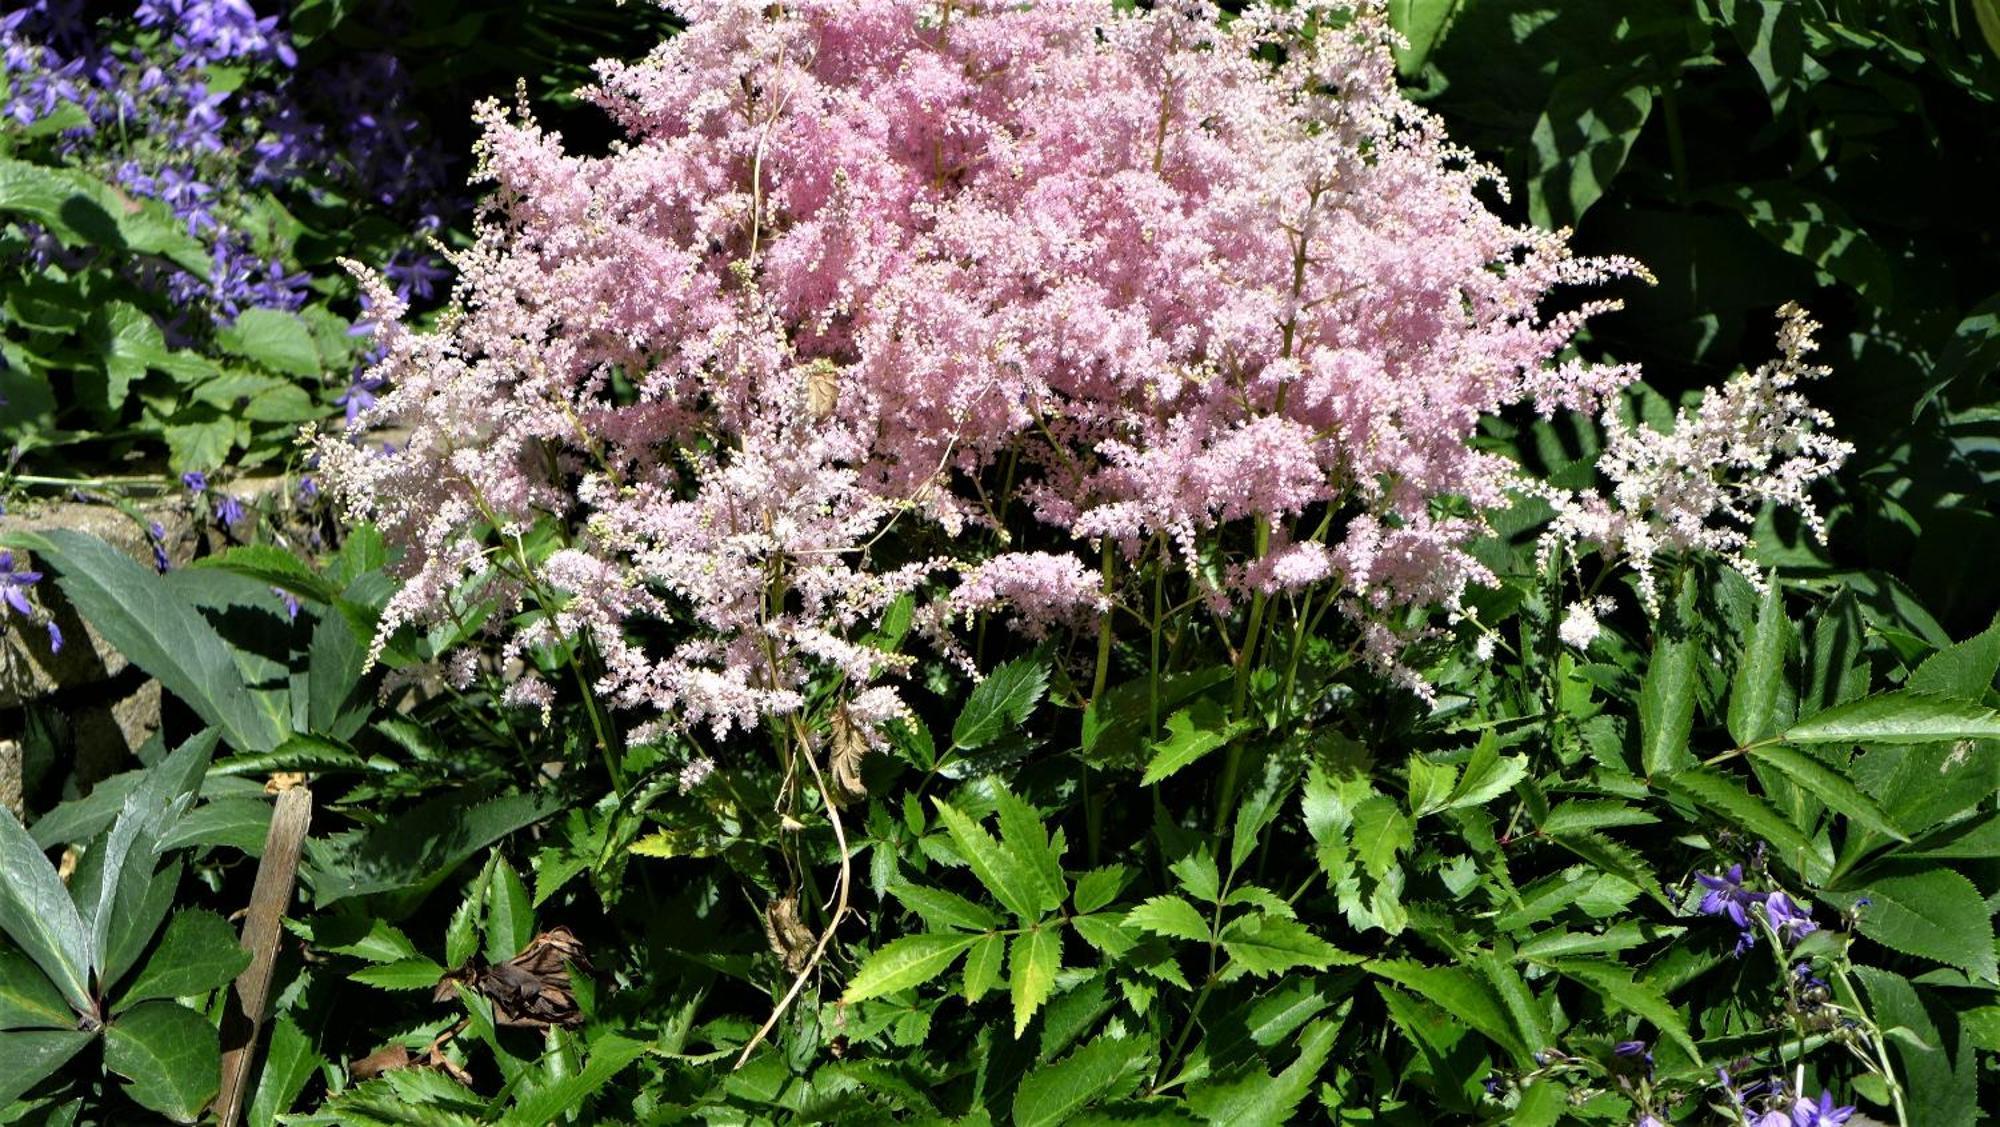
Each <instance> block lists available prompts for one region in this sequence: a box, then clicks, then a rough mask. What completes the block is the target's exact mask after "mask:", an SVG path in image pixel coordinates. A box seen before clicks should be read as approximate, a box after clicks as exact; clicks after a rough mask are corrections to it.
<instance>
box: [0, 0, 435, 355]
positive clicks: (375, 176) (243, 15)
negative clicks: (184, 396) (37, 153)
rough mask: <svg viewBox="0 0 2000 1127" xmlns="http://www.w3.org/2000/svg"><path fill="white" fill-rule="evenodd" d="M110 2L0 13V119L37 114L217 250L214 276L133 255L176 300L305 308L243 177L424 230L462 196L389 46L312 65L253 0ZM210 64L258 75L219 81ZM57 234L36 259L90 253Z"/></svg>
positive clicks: (148, 279)
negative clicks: (105, 11)
mask: <svg viewBox="0 0 2000 1127" xmlns="http://www.w3.org/2000/svg"><path fill="white" fill-rule="evenodd" d="M267 6H268V4H267ZM99 10H101V9H98V8H95V7H94V6H90V5H86V4H85V3H83V2H82V0H34V2H33V3H18V2H17V3H14V4H12V5H9V6H7V7H4V8H0V69H4V78H5V81H4V93H0V99H4V100H0V117H5V118H6V119H7V120H8V122H9V124H10V125H11V126H17V127H23V128H25V127H30V126H36V125H38V124H39V125H43V126H44V128H45V129H46V130H48V131H49V132H50V133H51V134H52V136H51V138H50V143H51V144H52V145H53V146H54V150H55V153H56V155H57V156H58V157H59V158H60V159H61V160H62V161H63V162H64V163H69V164H73V165H76V166H79V167H82V168H84V169H85V170H87V171H90V172H92V173H94V174H96V175H98V176H101V177H102V178H103V179H105V180H107V181H109V182H110V183H112V184H114V185H116V186H117V187H118V188H119V189H120V190H121V191H123V192H125V193H127V194H128V195H131V196H134V197H139V198H144V199H151V200H157V201H159V202H160V203H162V204H164V205H165V206H166V207H167V208H168V209H169V210H170V211H171V212H172V214H173V215H174V217H175V218H176V219H178V220H179V221H180V223H181V224H182V225H183V226H184V227H185V229H186V230H187V232H188V234H189V235H190V236H192V237H194V238H196V239H198V240H200V241H201V242H202V243H203V244H204V245H205V246H206V247H207V249H208V252H209V258H210V264H209V276H208V277H207V278H203V277H200V276H198V275H196V274H194V273H192V272H189V271H186V270H183V269H181V268H179V267H177V266H163V265H160V264H158V263H155V262H151V261H147V262H144V263H133V264H129V265H127V266H126V267H125V270H126V273H127V274H128V275H130V276H131V278H132V280H133V281H134V282H135V283H137V284H139V285H141V286H143V287H145V288H148V289H152V290H154V291H156V292H162V293H164V294H165V295H166V296H167V297H168V298H169V299H170V301H171V302H172V303H173V304H175V305H176V306H181V307H186V308H190V309H198V310H200V311H201V312H202V313H205V314H206V320H209V321H212V322H214V323H215V324H217V325H224V324H228V323H230V322H231V321H233V320H234V319H235V318H236V317H237V316H238V315H239V314H240V313H242V312H243V311H244V310H246V309H252V308H264V309H281V310H297V309H299V308H300V307H302V306H303V305H304V304H305V303H306V301H307V299H308V297H309V296H310V291H309V289H308V284H309V282H310V280H311V279H310V277H309V276H308V275H307V274H304V273H302V272H299V271H297V270H294V269H292V268H291V267H290V266H289V265H288V264H287V263H286V262H285V261H283V260H282V258H280V257H278V256H277V255H275V254H273V253H272V251H271V249H270V248H268V247H266V246H262V245H260V241H259V239H258V238H257V237H256V235H255V231H256V229H257V221H256V220H255V219H254V218H253V212H252V210H251V209H250V208H249V207H248V206H247V197H246V196H245V193H246V191H248V190H249V189H253V188H258V187H265V186H273V185H277V186H283V185H287V184H292V183H294V182H299V181H305V182H308V183H309V184H310V185H311V187H310V188H309V189H308V190H309V191H310V192H313V193H315V194H321V193H323V192H324V191H325V190H328V189H330V190H332V191H334V192H335V193H337V194H338V195H342V196H351V197H359V198H364V199H367V200H369V201H371V202H372V203H375V204H379V205H383V206H388V207H393V208H397V209H400V210H402V211H403V212H404V213H405V214H409V215H420V216H422V221H421V222H420V223H419V224H418V226H419V227H420V228H421V230H422V231H424V232H425V233H429V232H433V231H435V230H436V229H437V228H438V227H439V226H440V225H441V220H440V219H439V218H438V213H439V212H442V211H445V210H447V208H448V207H450V206H455V203H451V204H448V203H447V202H445V200H444V196H445V194H446V187H445V186H446V183H447V180H446V176H445V169H444V166H443V163H442V161H441V159H440V158H439V157H438V155H437V154H436V153H435V152H434V151H433V150H431V149H430V148H429V147H427V146H426V145H425V144H423V143H422V142H421V140H420V136H419V134H420V132H421V131H420V129H419V127H418V123H417V122H416V121H415V119H413V118H410V117H409V116H408V115H406V114H404V113H402V112H400V111H399V110H398V108H397V107H398V105H399V104H400V103H401V102H402V101H403V100H404V97H405V95H406V93H407V92H408V90H409V88H410V84H409V82H408V79H407V76H406V75H405V74H404V73H403V71H402V69H401V66H400V64H399V63H398V62H397V60H396V59H395V58H394V57H393V56H390V55H387V54H371V55H363V56H349V57H345V58H342V59H340V60H337V61H335V62H333V63H331V64H329V65H328V66H325V67H323V68H321V69H320V70H319V71H317V72H315V73H313V74H312V75H311V76H310V77H308V78H301V77H299V75H298V74H297V73H296V68H297V67H298V65H299V59H298V55H297V53H296V52H295V51H294V49H293V47H292V43H291V39H290V36H289V35H288V34H287V33H286V31H285V29H284V28H283V27H282V26H281V23H280V19H279V17H278V16H276V15H260V14H259V13H258V11H257V9H256V7H253V5H252V3H251V2H250V0H138V2H137V3H136V6H135V7H134V8H133V9H132V10H131V11H130V14H129V16H128V17H127V18H125V19H122V20H120V19H100V18H98V11H99ZM216 66H229V67H233V68H244V69H247V70H248V71H249V72H250V79H249V80H248V81H246V82H243V83H242V84H241V85H240V86H237V87H235V88H227V87H225V88H223V89H217V88H216V86H217V85H220V84H218V83H216V82H214V81H213V75H212V73H211V68H212V67H216ZM70 107H74V109H71V108H70ZM323 123H324V124H323ZM32 234H33V233H31V235H32ZM47 241H48V242H49V243H50V245H49V246H47V247H43V246H40V245H39V244H37V245H36V246H34V247H33V248H31V250H30V252H29V253H30V257H32V258H33V259H34V260H35V261H34V265H37V266H47V265H50V264H56V265H61V266H64V267H66V268H68V269H75V268H76V267H77V266H78V265H80V264H81V262H79V261H72V260H71V259H72V257H77V258H80V259H81V260H82V261H88V260H89V257H90V256H89V255H88V254H87V253H86V254H83V255H80V256H76V255H69V254H64V253H61V248H59V247H57V246H56V245H54V241H53V240H47ZM395 262H396V264H397V267H398V271H399V275H400V277H399V281H398V286H399V289H400V291H401V292H403V293H405V294H406V295H408V296H412V297H415V298H417V299H420V300H427V299H428V296H429V295H430V294H432V293H434V292H435V291H436V286H437V283H438V282H439V281H441V280H442V277H443V272H442V269H441V267H440V266H439V265H438V263H437V260H436V259H435V258H434V257H433V256H431V255H429V254H428V253H426V252H424V251H423V250H422V249H421V248H420V247H419V248H414V249H408V250H405V251H403V252H401V253H399V254H398V255H396V257H395ZM164 327H165V328H166V329H167V330H168V332H169V338H170V340H171V341H172V342H174V343H176V344H183V343H187V342H188V341H189V339H190V337H191V336H194V335H198V334H197V333H195V332H193V331H191V330H190V329H189V327H188V326H187V325H186V324H185V323H180V324H173V325H166V326H164Z"/></svg>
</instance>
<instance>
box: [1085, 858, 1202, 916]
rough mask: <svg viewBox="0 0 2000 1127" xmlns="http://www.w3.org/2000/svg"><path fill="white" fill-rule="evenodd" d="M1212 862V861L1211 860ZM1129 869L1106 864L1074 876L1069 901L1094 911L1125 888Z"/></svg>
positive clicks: (1086, 910)
mask: <svg viewBox="0 0 2000 1127" xmlns="http://www.w3.org/2000/svg"><path fill="white" fill-rule="evenodd" d="M1211 864H1212V862H1211ZM1129 876H1130V870H1128V869H1126V867H1125V866H1123V865H1106V866H1104V867H1103V868H1101V869H1092V870H1090V871H1089V872H1087V873H1084V874H1083V875H1082V876H1079V877H1077V878H1076V888H1075V889H1074V890H1072V891H1071V893H1070V902H1071V903H1072V904H1074V905H1076V910H1077V911H1079V912H1086V913H1088V912H1095V911H1096V910H1098V909H1099V908H1102V907H1104V906H1105V905H1106V904H1109V903H1111V901H1112V899H1113V898H1115V897H1116V896H1117V895H1118V894H1119V892H1121V891H1123V890H1124V888H1125V881H1126V879H1127V878H1128V877H1129Z"/></svg>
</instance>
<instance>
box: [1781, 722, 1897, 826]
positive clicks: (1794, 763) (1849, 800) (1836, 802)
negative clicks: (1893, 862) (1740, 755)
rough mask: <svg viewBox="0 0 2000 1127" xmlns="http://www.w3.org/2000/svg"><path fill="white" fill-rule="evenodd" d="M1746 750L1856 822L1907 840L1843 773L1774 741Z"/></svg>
mask: <svg viewBox="0 0 2000 1127" xmlns="http://www.w3.org/2000/svg"><path fill="white" fill-rule="evenodd" d="M1749 754H1750V756H1751V757H1752V758H1753V759H1756V760H1757V761H1759V762H1761V763H1768V764H1770V765H1771V766H1773V767H1776V768H1777V769H1778V770H1780V771H1783V772H1784V773H1785V776H1786V777H1787V778H1789V779H1791V780H1792V781H1793V782H1794V783H1797V784H1798V785H1799V786H1800V787H1801V788H1803V789H1804V790H1806V791H1809V792H1811V794H1812V795H1813V796H1814V797H1816V798H1818V799H1819V800H1820V801H1821V802H1824V803H1826V804H1827V806H1828V807H1829V808H1831V809H1833V810H1837V811H1839V812H1840V813H1842V814H1845V815H1847V816H1848V818H1850V819H1852V820H1853V821H1854V822H1855V823H1856V824H1858V825H1861V826H1865V827H1867V828H1868V829H1871V830H1873V831H1875V832H1876V833H1878V834H1882V835H1883V836H1885V837H1890V838H1894V839H1895V840H1897V841H1908V840H1910V839H1909V838H1908V837H1907V836H1905V835H1904V833H1903V832H1902V831H1901V830H1899V829H1897V828H1896V826H1895V825H1894V824H1893V823H1892V822H1890V821H1889V816H1888V815H1887V814H1884V813H1883V812H1882V808H1881V807H1879V806H1877V805H1875V800H1874V799H1872V798H1869V797H1868V796H1867V795H1865V794H1862V793H1861V791H1860V790H1859V788H1857V787H1856V786H1855V785H1854V784H1853V783H1852V782H1850V781H1848V779H1847V776H1845V775H1842V774H1840V773H1839V772H1838V771H1835V770H1834V769H1833V768H1831V767H1829V766H1827V765H1826V764H1825V763H1823V762H1821V761H1819V760H1817V759H1814V758H1813V757H1812V756H1810V755H1806V754H1804V753H1802V752H1798V751H1794V750H1792V749H1791V748H1788V747H1783V746H1780V745H1776V744H1768V745H1766V746H1764V747H1759V748H1752V749H1751V750H1750V753H1749Z"/></svg>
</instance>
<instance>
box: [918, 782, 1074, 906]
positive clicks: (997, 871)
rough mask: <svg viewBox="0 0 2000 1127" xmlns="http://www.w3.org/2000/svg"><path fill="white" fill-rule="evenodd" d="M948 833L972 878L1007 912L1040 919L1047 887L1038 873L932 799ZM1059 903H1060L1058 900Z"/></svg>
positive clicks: (953, 809)
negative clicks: (975, 878) (970, 871)
mask: <svg viewBox="0 0 2000 1127" xmlns="http://www.w3.org/2000/svg"><path fill="white" fill-rule="evenodd" d="M932 802H933V803H935V804H936V806H937V811H938V819H939V820H940V821H941V822H943V823H944V828H945V833H946V834H948V835H950V837H951V840H952V844H954V845H956V846H957V847H958V852H959V854H960V856H962V857H964V858H965V862H966V864H967V865H968V866H969V867H970V868H971V869H972V875H973V876H975V877H977V878H979V883H980V884H983V885H985V886H986V890H987V891H988V892H991V893H992V894H993V896H994V898H995V899H997V900H999V901H1000V903H1001V904H1002V905H1003V906H1005V907H1006V909H1007V910H1008V911H1010V912H1012V913H1014V914H1015V915H1016V916H1019V917H1020V918H1022V919H1024V920H1034V919H1039V918H1040V917H1041V912H1040V911H1039V910H1038V909H1039V907H1040V905H1041V903H1042V897H1043V895H1044V894H1045V891H1046V886H1045V885H1044V884H1043V881H1042V877H1041V875H1040V874H1039V873H1037V872H1036V870H1035V869H1034V868H1033V867H1031V866H1030V865H1028V864H1027V863H1026V862H1025V861H1023V860H1022V859H1021V857H1020V856H1019V855H1017V854H1016V853H1015V852H1014V851H1013V850H1010V849H1006V848H1003V847H1002V846H1001V845H1000V843H999V842H997V841H994V840H993V836H992V835H991V834H989V833H987V832H986V830H985V829H984V828H983V827H981V826H980V825H979V823H977V822H975V821H973V820H972V819H971V818H968V817H966V816H965V815H964V814H962V813H960V812H959V811H958V809H957V808H956V807H954V806H952V805H951V804H950V803H948V802H946V801H944V800H943V799H932ZM1057 902H1058V903H1060V902H1061V901H1060V900H1058V901H1057Z"/></svg>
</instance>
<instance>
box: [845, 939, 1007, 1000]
mask: <svg viewBox="0 0 2000 1127" xmlns="http://www.w3.org/2000/svg"><path fill="white" fill-rule="evenodd" d="M978 938H979V937H978V936H975V935H957V934H952V935H935V934H931V935H906V936H904V937H903V938H901V939H895V940H891V941H890V942H888V943H886V944H884V945H883V946H882V948H881V949H880V950H878V951H876V952H875V953H874V954H872V955H870V956H868V958H867V960H866V961H865V962H863V963H862V964H861V967H860V969H858V970H856V971H855V972H854V977H853V978H851V979H848V981H847V991H846V993H845V994H843V995H842V996H841V997H842V999H843V1000H845V1001H847V1002H850V1003H851V1002H859V1001H862V1000H864V999H868V998H877V997H880V996H882V995H884V994H893V993H895V992H896V991H898V990H907V989H909V988H910V987H912V986H916V985H919V984H921V983H925V982H929V981H930V980H931V979H933V978H936V977H937V976H939V975H941V974H943V973H944V972H945V971H946V970H948V969H950V967H951V964H952V963H954V962H956V961H958V956H959V955H961V954H963V953H964V952H965V950H966V949H967V948H969V947H971V946H972V944H973V943H974V941H976V940H977V939H978Z"/></svg>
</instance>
